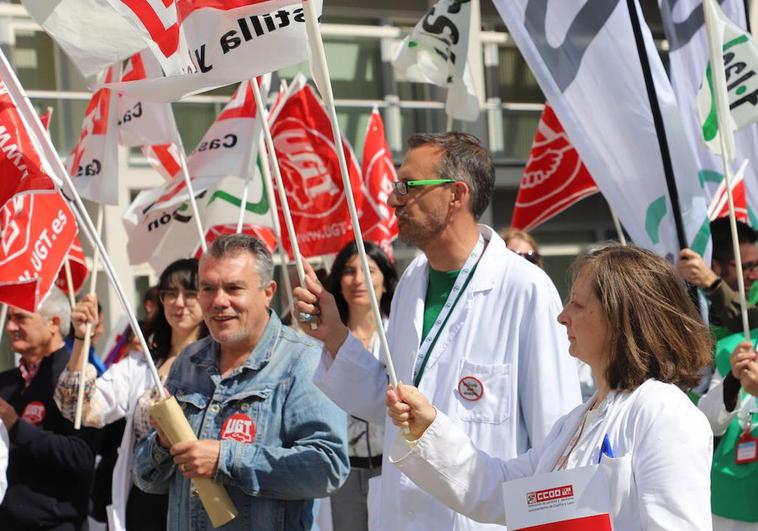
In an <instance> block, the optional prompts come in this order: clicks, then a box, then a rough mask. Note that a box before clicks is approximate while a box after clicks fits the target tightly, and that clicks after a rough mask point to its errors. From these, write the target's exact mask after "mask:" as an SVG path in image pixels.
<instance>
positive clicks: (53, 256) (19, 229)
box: [0, 79, 76, 312]
mask: <svg viewBox="0 0 758 531" xmlns="http://www.w3.org/2000/svg"><path fill="white" fill-rule="evenodd" d="M11 83H12V80H11V79H2V80H0V175H2V179H0V302H3V303H5V304H9V305H11V306H17V307H19V308H23V309H24V310H27V311H30V312H34V311H36V309H37V306H38V305H39V303H40V302H41V301H42V299H43V298H44V297H45V295H47V293H48V291H49V290H50V287H51V286H52V285H53V282H55V279H56V276H57V274H58V271H59V269H60V267H61V264H62V263H63V259H64V258H65V256H66V254H67V253H68V251H69V248H70V247H71V244H72V242H73V240H74V237H75V236H76V223H75V221H74V215H73V213H72V212H71V210H70V208H69V206H68V204H67V203H66V201H65V200H64V198H63V196H61V194H60V193H59V192H58V191H57V189H56V187H55V184H54V182H53V180H52V179H51V178H50V177H49V174H48V173H47V168H49V165H47V164H45V163H44V161H43V159H42V157H41V155H40V149H38V144H36V143H35V140H34V139H33V138H32V137H31V135H30V134H29V132H28V130H27V126H26V124H25V123H24V120H23V118H22V116H21V114H20V113H19V110H18V108H17V107H16V104H15V102H16V101H22V98H23V97H24V94H23V89H22V88H21V87H20V86H14V85H11Z"/></svg>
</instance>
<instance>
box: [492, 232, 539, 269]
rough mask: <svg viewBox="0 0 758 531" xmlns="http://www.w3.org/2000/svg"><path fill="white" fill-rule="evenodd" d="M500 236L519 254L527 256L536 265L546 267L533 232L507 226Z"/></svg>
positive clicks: (506, 244) (507, 245) (509, 247)
mask: <svg viewBox="0 0 758 531" xmlns="http://www.w3.org/2000/svg"><path fill="white" fill-rule="evenodd" d="M500 237H501V238H502V239H503V241H504V242H505V246H506V247H507V248H508V249H510V250H511V251H513V252H514V253H516V254H517V255H519V256H521V257H523V258H526V259H527V260H528V261H529V262H531V263H533V264H534V265H536V266H538V267H540V268H542V269H545V267H544V264H543V263H542V255H540V250H539V248H538V247H537V242H536V241H535V240H534V238H533V237H532V235H531V234H529V233H528V232H526V231H523V230H518V229H515V228H513V227H507V228H505V229H503V231H502V232H501V233H500Z"/></svg>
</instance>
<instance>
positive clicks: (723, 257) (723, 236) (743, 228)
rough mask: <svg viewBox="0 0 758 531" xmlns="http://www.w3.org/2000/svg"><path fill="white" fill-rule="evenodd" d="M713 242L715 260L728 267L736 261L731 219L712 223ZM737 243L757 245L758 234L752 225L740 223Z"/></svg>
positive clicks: (720, 219)
mask: <svg viewBox="0 0 758 531" xmlns="http://www.w3.org/2000/svg"><path fill="white" fill-rule="evenodd" d="M711 241H712V242H713V255H712V256H713V259H714V260H715V261H717V262H718V263H720V264H721V265H722V266H724V267H726V266H727V265H728V264H729V261H730V260H734V247H733V245H732V232H731V229H730V228H729V218H718V219H715V220H713V221H711ZM737 241H738V242H740V244H743V243H755V242H756V241H758V233H756V232H755V231H754V230H753V229H752V228H751V227H750V225H747V224H746V223H743V222H741V221H738V222H737Z"/></svg>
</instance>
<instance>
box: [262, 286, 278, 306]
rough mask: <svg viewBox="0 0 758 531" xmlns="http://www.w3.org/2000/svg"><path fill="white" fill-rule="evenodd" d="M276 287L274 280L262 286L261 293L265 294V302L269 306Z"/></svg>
mask: <svg viewBox="0 0 758 531" xmlns="http://www.w3.org/2000/svg"><path fill="white" fill-rule="evenodd" d="M276 287H277V286H276V281H275V280H272V281H270V282H269V283H268V285H267V286H266V287H264V288H263V293H264V294H265V295H266V304H267V305H269V306H270V305H271V299H273V298H274V293H276Z"/></svg>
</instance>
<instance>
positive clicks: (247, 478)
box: [134, 235, 349, 531]
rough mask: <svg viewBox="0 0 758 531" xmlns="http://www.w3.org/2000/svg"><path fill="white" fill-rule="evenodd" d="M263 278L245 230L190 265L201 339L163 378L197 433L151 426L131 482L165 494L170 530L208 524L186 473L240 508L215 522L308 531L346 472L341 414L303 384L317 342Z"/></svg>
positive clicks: (262, 257)
mask: <svg viewBox="0 0 758 531" xmlns="http://www.w3.org/2000/svg"><path fill="white" fill-rule="evenodd" d="M272 274H273V263H272V260H271V255H270V254H269V252H268V250H267V249H266V248H265V247H264V245H263V244H262V243H261V242H260V241H258V240H256V239H255V238H251V237H249V236H245V235H230V236H222V237H219V238H218V239H216V240H215V241H214V242H213V244H212V245H211V247H210V248H209V249H208V251H207V252H206V254H205V255H204V256H203V258H202V259H201V261H200V293H199V300H200V304H201V307H202V310H203V318H204V319H205V322H206V324H207V325H208V329H209V331H210V334H211V335H210V337H207V338H205V339H203V340H201V341H198V342H197V343H194V344H192V345H190V346H189V347H188V348H186V349H185V350H184V352H182V354H181V355H180V356H179V358H178V359H177V360H176V362H175V364H174V366H173V367H172V368H171V372H170V374H169V377H168V380H167V382H166V387H167V388H168V390H169V391H170V392H171V393H172V394H173V395H175V396H176V399H177V400H178V401H179V404H180V405H181V406H182V409H183V410H184V413H185V415H186V416H187V418H188V419H189V422H190V424H191V425H192V428H193V430H194V431H195V433H196V434H197V437H198V439H199V440H198V441H193V442H187V443H179V444H176V445H174V446H173V447H171V448H169V443H168V442H167V441H166V439H165V437H163V436H161V435H159V434H158V433H156V432H152V433H151V434H150V435H149V436H147V437H146V438H144V439H143V440H142V441H140V442H139V443H138V444H137V446H136V449H135V462H134V481H135V483H136V484H137V486H138V487H139V488H141V489H142V490H144V491H146V492H156V493H165V492H166V491H168V492H169V496H170V498H169V515H168V523H169V529H172V530H182V531H184V530H189V529H192V530H205V529H212V525H211V523H210V521H209V519H208V517H207V515H206V513H205V510H204V509H203V507H202V503H201V501H200V498H199V497H197V496H196V495H194V493H193V488H192V485H191V483H190V479H191V478H195V477H203V478H211V479H213V480H214V481H216V482H218V483H220V484H222V485H224V486H225V487H226V490H227V491H228V492H229V495H230V497H231V499H232V501H233V502H234V504H235V505H236V507H237V509H238V510H239V514H238V516H237V517H236V518H235V519H234V520H232V521H231V522H230V523H229V524H227V525H226V526H224V529H229V530H234V529H245V530H249V529H255V530H256V531H260V530H287V531H294V530H300V529H302V530H310V529H311V527H312V524H313V515H312V512H313V511H312V506H313V499H314V498H320V497H324V496H327V495H328V494H330V493H331V492H333V491H335V490H336V489H337V488H338V487H339V486H340V485H341V484H342V483H343V482H344V480H345V479H346V478H347V474H348V472H349V465H348V458H347V447H346V446H347V445H346V433H345V426H346V425H347V421H346V418H345V414H344V413H343V412H342V411H341V410H340V409H339V408H337V406H335V405H334V404H333V403H332V402H331V401H330V400H329V399H328V398H326V396H324V395H323V394H322V393H321V391H319V390H318V389H317V388H316V387H315V386H314V385H313V383H312V381H311V379H312V377H313V373H314V370H315V367H316V365H317V363H318V360H319V356H320V353H321V346H320V345H318V344H317V343H316V342H314V341H313V340H310V339H308V338H306V337H303V336H301V335H298V334H297V333H295V332H294V331H293V330H292V329H290V328H288V327H286V326H284V325H282V323H281V321H280V320H279V318H278V317H277V316H276V314H275V313H274V312H272V311H271V310H269V304H270V302H271V298H272V297H273V295H274V292H275V291H276V283H275V282H274V281H273V280H272Z"/></svg>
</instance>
